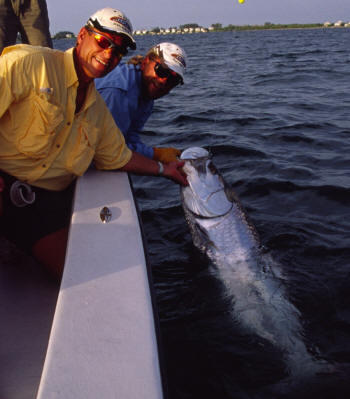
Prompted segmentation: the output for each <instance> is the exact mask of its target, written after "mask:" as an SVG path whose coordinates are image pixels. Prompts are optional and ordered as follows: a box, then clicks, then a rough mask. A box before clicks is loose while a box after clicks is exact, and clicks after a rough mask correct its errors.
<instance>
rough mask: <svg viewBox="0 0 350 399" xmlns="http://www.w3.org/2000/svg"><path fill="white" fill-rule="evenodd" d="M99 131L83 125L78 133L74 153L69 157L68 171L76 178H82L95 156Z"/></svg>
mask: <svg viewBox="0 0 350 399" xmlns="http://www.w3.org/2000/svg"><path fill="white" fill-rule="evenodd" d="M97 133H98V129H97V128H95V127H89V126H87V124H86V123H82V124H81V125H80V126H79V128H78V132H77V136H76V140H75V143H74V146H73V148H72V151H71V152H70V154H69V156H68V157H67V164H66V166H67V169H68V170H69V171H70V172H71V173H73V174H74V175H76V176H82V175H83V174H84V172H85V171H86V170H87V169H88V167H89V166H90V164H91V162H92V160H93V158H94V155H95V146H96V140H97Z"/></svg>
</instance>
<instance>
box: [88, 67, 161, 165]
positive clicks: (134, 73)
mask: <svg viewBox="0 0 350 399" xmlns="http://www.w3.org/2000/svg"><path fill="white" fill-rule="evenodd" d="M141 74H142V73H141V70H140V67H139V66H135V65H130V64H120V65H118V66H117V67H116V68H114V69H113V70H112V71H111V72H110V73H109V74H108V75H106V76H105V77H103V78H100V79H95V86H96V89H97V90H98V91H99V92H100V94H101V96H102V97H103V99H104V100H105V102H106V104H107V107H108V108H109V110H110V112H111V114H112V116H113V118H114V120H115V122H116V124H117V125H118V127H119V129H120V130H121V131H122V132H123V134H124V137H125V141H126V144H127V145H128V147H129V148H130V149H132V150H134V151H137V152H139V153H141V154H142V155H144V156H146V157H148V158H152V157H153V148H152V147H149V146H147V145H146V144H144V143H143V142H142V141H141V138H140V136H139V134H140V132H141V131H142V129H143V126H144V125H145V123H146V121H147V119H148V118H149V117H150V115H151V113H152V110H153V102H154V101H153V100H145V99H143V98H142V96H141Z"/></svg>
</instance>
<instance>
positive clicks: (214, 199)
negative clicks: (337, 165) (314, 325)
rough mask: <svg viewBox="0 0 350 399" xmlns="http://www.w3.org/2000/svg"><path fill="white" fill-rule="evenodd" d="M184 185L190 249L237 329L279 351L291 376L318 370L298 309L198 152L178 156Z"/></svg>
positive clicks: (206, 155) (250, 228) (241, 214)
mask: <svg viewBox="0 0 350 399" xmlns="http://www.w3.org/2000/svg"><path fill="white" fill-rule="evenodd" d="M181 159H182V160H184V161H185V164H184V167H183V170H184V172H185V173H186V175H187V180H188V183H189V185H188V186H187V187H182V188H181V197H182V205H183V209H184V212H185V217H186V220H187V222H188V225H189V227H190V230H191V233H192V237H193V243H194V245H195V246H196V247H197V248H198V249H199V250H200V251H202V252H203V253H205V254H206V255H207V256H208V257H209V259H210V260H211V261H212V263H213V264H214V266H215V269H216V273H217V274H218V275H219V277H220V279H221V280H222V281H223V283H224V285H225V287H226V289H227V291H228V293H229V294H230V295H232V303H233V313H234V316H235V317H236V318H237V319H238V320H239V322H240V323H241V325H242V327H244V328H246V329H247V330H249V331H250V332H252V333H254V334H257V335H259V336H260V337H262V338H263V339H266V340H267V341H269V342H271V343H272V344H273V345H275V347H277V348H279V349H280V350H281V352H282V354H283V356H284V358H285V359H286V363H287V366H288V367H287V368H288V371H289V373H290V374H291V375H294V376H295V375H309V374H310V373H312V374H313V373H314V372H317V371H319V367H320V362H318V361H316V360H315V359H314V358H313V357H312V356H311V354H310V353H309V352H308V350H307V348H306V346H305V343H304V341H303V339H302V328H301V324H300V320H299V311H298V310H297V309H296V307H295V306H294V305H293V304H292V303H291V302H289V301H288V299H287V296H286V292H285V288H284V285H283V278H282V275H281V273H280V271H279V269H278V267H277V265H276V264H274V263H273V261H272V259H271V257H270V256H269V255H268V254H263V253H262V250H261V246H260V242H259V238H258V234H257V232H256V230H255V228H254V226H253V225H252V224H251V223H250V222H249V220H248V218H247V215H246V213H245V212H244V210H243V207H242V205H241V204H240V202H239V200H238V198H237V197H236V195H235V194H234V193H233V191H232V189H231V188H229V187H228V185H227V184H226V183H225V181H224V179H223V178H222V176H221V175H220V174H219V173H218V171H217V169H216V168H215V166H214V164H213V162H212V160H211V157H210V154H209V153H208V151H207V150H205V149H204V148H199V147H193V148H189V149H187V150H185V151H183V152H182V154H181Z"/></svg>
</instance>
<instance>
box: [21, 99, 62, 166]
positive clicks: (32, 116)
mask: <svg viewBox="0 0 350 399" xmlns="http://www.w3.org/2000/svg"><path fill="white" fill-rule="evenodd" d="M18 105H19V109H16V114H15V117H16V119H17V122H16V120H14V130H15V133H16V143H15V145H16V148H17V150H18V151H19V152H20V153H22V154H24V155H26V156H28V157H30V158H34V159H41V158H45V157H47V156H48V155H49V153H50V149H51V147H52V144H53V142H54V140H55V136H56V134H55V128H57V127H58V125H59V124H60V123H61V122H62V121H63V119H64V117H63V112H62V110H61V108H60V107H58V106H57V105H54V104H52V103H50V102H48V101H47V100H46V99H45V98H42V97H41V96H39V95H36V94H35V95H33V96H31V97H30V98H28V100H27V101H23V102H21V103H19V104H18Z"/></svg>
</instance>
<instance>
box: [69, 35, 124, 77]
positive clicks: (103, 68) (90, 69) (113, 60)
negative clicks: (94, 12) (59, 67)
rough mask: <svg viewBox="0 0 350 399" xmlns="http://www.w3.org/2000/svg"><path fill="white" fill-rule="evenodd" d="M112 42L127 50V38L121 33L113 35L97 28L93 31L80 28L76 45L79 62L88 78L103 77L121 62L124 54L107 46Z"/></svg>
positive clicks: (79, 66)
mask: <svg viewBox="0 0 350 399" xmlns="http://www.w3.org/2000/svg"><path fill="white" fill-rule="evenodd" d="M108 39H109V40H110V41H111V42H108ZM111 43H113V44H115V45H116V46H120V47H121V49H123V50H126V43H125V39H124V38H123V36H121V35H118V34H115V35H112V34H109V33H106V32H101V31H99V30H97V29H95V28H94V29H93V30H91V31H90V30H87V29H86V28H82V29H81V30H80V32H79V35H78V38H77V46H76V55H77V62H78V68H79V69H80V70H81V71H82V72H83V73H84V75H85V76H86V77H87V78H89V79H95V78H101V77H103V76H105V75H107V73H109V72H110V71H111V70H112V69H114V68H115V67H116V66H117V65H118V64H119V62H120V60H121V58H122V54H121V53H120V52H118V51H116V50H115V49H114V48H107V46H109V45H110V44H111Z"/></svg>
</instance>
